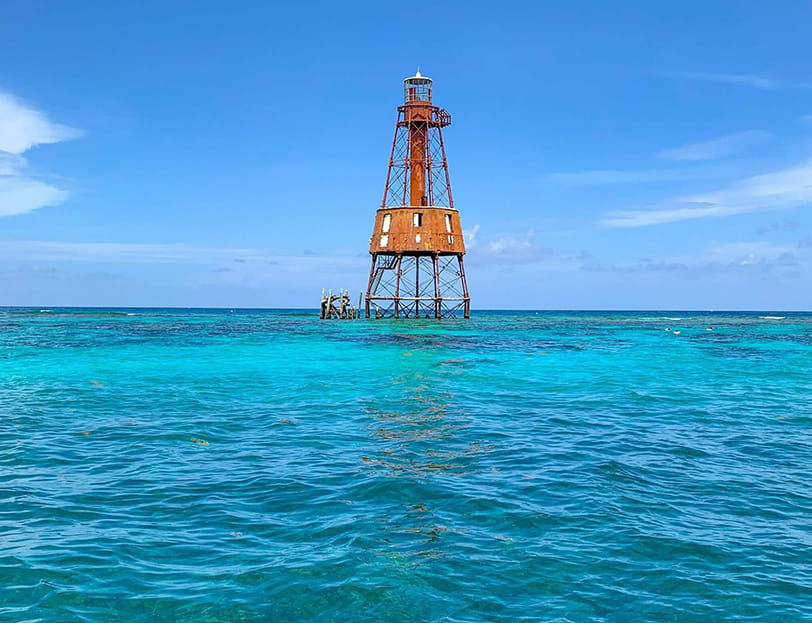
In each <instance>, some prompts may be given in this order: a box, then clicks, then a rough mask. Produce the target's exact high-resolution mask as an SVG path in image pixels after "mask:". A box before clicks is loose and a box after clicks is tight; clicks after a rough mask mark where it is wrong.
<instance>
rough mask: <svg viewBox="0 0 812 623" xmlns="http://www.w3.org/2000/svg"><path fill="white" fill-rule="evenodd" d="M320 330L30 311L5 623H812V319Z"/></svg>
mask: <svg viewBox="0 0 812 623" xmlns="http://www.w3.org/2000/svg"><path fill="white" fill-rule="evenodd" d="M315 313H316V312H315V311H249V310H242V311H240V310H237V311H229V310H146V309H140V310H109V309H97V310H91V309H53V310H48V311H44V310H43V311H40V310H26V309H0V621H14V622H23V621H31V622H33V621H86V622H97V621H173V622H174V621H189V622H198V621H316V622H328V621H330V622H333V621H335V622H341V623H346V622H354V621H385V622H388V621H392V622H395V621H397V622H400V621H420V622H424V621H438V622H439V621H444V622H448V623H453V622H473V621H802V620H812V401H810V389H811V387H810V385H811V383H810V381H812V314H798V313H786V312H783V313H782V312H776V313H767V312H759V313H691V312H543V313H536V312H499V313H484V312H479V313H476V312H475V313H474V316H473V318H472V319H471V320H470V321H467V322H466V321H463V320H458V321H453V320H452V321H428V320H401V321H348V322H340V321H333V322H320V321H319V320H318V319H317V317H316V316H315V315H314V314H315ZM768 316H772V317H768ZM709 328H712V329H713V330H708V329H709ZM666 329H671V330H666Z"/></svg>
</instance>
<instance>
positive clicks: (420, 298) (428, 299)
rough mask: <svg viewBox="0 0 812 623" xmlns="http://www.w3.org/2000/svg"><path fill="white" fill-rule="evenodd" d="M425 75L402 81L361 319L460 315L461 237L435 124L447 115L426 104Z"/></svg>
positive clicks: (463, 296) (466, 302)
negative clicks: (400, 102)
mask: <svg viewBox="0 0 812 623" xmlns="http://www.w3.org/2000/svg"><path fill="white" fill-rule="evenodd" d="M431 88H432V81H431V79H430V78H427V77H425V76H422V75H420V71H418V72H417V73H416V74H415V75H414V76H412V77H410V78H406V80H404V102H403V105H402V106H398V119H397V123H396V125H395V138H394V140H393V141H392V153H391V155H390V157H389V169H388V171H387V174H386V185H385V188H384V193H383V201H382V202H381V207H380V208H379V209H378V211H377V213H376V215H375V226H374V229H373V230H372V238H371V239H370V244H369V253H370V255H371V256H372V267H371V268H370V272H369V283H368V285H367V291H366V297H365V299H364V302H365V308H366V310H365V311H366V317H367V318H369V317H370V316H374V317H376V318H384V317H393V318H424V317H429V318H449V317H454V316H456V315H458V314H462V316H463V317H465V318H468V317H469V315H470V310H471V303H470V299H469V296H468V285H467V284H466V281H465V267H464V265H463V256H464V255H465V242H464V240H463V234H462V228H461V226H460V216H459V213H458V212H457V210H456V208H454V200H453V198H452V195H451V181H450V179H449V176H448V162H447V160H446V155H445V146H444V145H443V133H442V129H443V128H444V127H446V126H448V125H450V124H451V115H449V114H448V112H446V111H445V110H443V109H442V108H439V107H437V106H435V105H434V104H432V101H431Z"/></svg>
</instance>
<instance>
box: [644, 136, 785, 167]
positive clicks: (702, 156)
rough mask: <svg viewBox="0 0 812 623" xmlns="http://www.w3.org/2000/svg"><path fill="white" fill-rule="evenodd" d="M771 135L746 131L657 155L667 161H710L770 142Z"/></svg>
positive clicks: (664, 151)
mask: <svg viewBox="0 0 812 623" xmlns="http://www.w3.org/2000/svg"><path fill="white" fill-rule="evenodd" d="M772 138H773V135H772V134H770V133H769V132H764V131H762V130H747V131H745V132H737V133H735V134H728V135H726V136H720V137H719V138H715V139H713V140H710V141H705V142H703V143H693V144H691V145H684V146H682V147H676V148H674V149H664V150H663V151H661V152H660V153H659V156H660V157H661V158H667V159H668V160H712V159H714V158H724V157H725V156H732V155H734V154H737V153H740V152H742V151H744V150H746V149H749V148H751V147H755V146H757V145H761V144H762V143H766V142H767V141H769V140H771V139H772Z"/></svg>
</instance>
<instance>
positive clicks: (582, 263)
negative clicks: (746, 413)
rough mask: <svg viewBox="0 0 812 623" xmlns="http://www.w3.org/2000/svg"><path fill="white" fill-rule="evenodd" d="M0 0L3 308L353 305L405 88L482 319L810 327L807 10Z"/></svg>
mask: <svg viewBox="0 0 812 623" xmlns="http://www.w3.org/2000/svg"><path fill="white" fill-rule="evenodd" d="M403 6H404V5H403V4H402V3H389V2H380V1H379V0H378V1H369V2H344V3H336V2H298V3H270V2H258V1H257V2H251V1H248V0H246V1H244V2H237V3H226V2H211V1H205V0H204V1H201V0H197V1H196V2H179V1H178V2H173V1H166V0H161V1H144V2H118V3H112V2H101V1H99V2H93V1H90V0H83V1H81V2H79V1H67V0H66V1H64V2H59V3H46V2H32V1H30V0H19V1H17V0H6V1H5V2H3V3H2V4H0V305H34V306H57V305H111V306H224V307H244V306H252V307H288V306H292V307H299V306H305V307H309V306H314V305H315V303H316V301H317V298H318V295H319V294H320V291H321V289H322V288H323V287H324V288H335V289H337V288H339V287H348V288H350V289H352V290H355V291H357V290H361V289H363V287H364V285H365V280H366V276H367V274H368V262H369V257H368V254H367V243H368V238H369V235H370V230H371V227H372V222H373V217H374V212H375V210H376V208H377V206H378V205H379V203H380V200H381V193H382V191H383V183H384V176H385V172H386V161H387V158H388V150H389V147H390V145H391V139H392V132H393V124H394V119H395V109H396V107H397V105H398V104H399V103H400V98H401V95H402V91H401V86H402V85H401V81H402V79H403V78H404V77H405V76H407V75H410V74H412V73H413V72H414V70H415V68H416V67H417V65H419V66H420V69H421V71H422V72H423V73H424V74H426V75H429V76H431V77H432V78H433V79H434V81H435V89H434V96H435V97H434V99H435V103H437V104H438V105H440V106H442V107H444V108H447V109H448V110H449V111H450V112H451V114H452V118H453V124H452V125H451V126H450V127H449V128H447V129H446V131H445V139H446V147H447V151H448V156H449V162H450V167H451V179H452V184H453V188H454V196H455V202H456V206H457V207H458V208H459V209H460V211H461V216H462V221H463V226H464V228H465V229H466V231H467V239H468V248H469V253H468V255H467V256H466V261H467V264H466V266H467V270H468V276H469V285H470V289H471V293H472V300H473V305H474V307H475V308H477V307H478V308H539V309H541V308H547V309H638V308H639V309H810V294H809V293H810V292H811V291H812V288H811V287H810V286H812V218H810V209H811V208H810V204H811V203H812V74H811V73H810V65H809V61H808V59H809V58H810V57H812V36H811V35H812V3H809V2H796V1H792V2H790V1H781V0H778V1H776V2H770V3H767V2H762V3H759V2H723V1H719V2H707V0H704V1H691V0H688V1H686V0H683V1H681V2H678V3H654V2H649V1H643V0H639V1H635V0H627V1H624V2H612V3H610V2H603V1H599V0H592V1H585V0H581V1H578V0H575V1H573V2H532V1H527V2H513V1H506V2H501V3H499V4H498V5H494V4H493V3H485V2H476V1H473V2H472V1H466V2H439V3H434V4H432V5H431V10H427V11H423V12H421V13H420V14H419V15H415V16H414V17H413V18H411V17H410V16H409V15H408V13H406V11H405V10H404V9H403Z"/></svg>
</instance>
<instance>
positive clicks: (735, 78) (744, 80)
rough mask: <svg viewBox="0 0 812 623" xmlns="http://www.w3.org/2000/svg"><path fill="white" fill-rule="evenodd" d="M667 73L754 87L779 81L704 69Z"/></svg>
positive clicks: (766, 87)
mask: <svg viewBox="0 0 812 623" xmlns="http://www.w3.org/2000/svg"><path fill="white" fill-rule="evenodd" d="M668 75H670V76H673V77H675V78H685V79H687V80H704V81H707V82H727V83H729V84H741V85H743V86H748V87H753V88H755V89H774V88H776V87H777V86H778V85H779V83H778V82H777V81H775V80H773V79H771V78H765V77H763V76H755V75H753V74H724V73H722V74H717V73H710V72H704V71H681V72H672V73H669V74H668Z"/></svg>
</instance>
